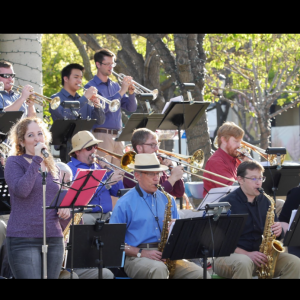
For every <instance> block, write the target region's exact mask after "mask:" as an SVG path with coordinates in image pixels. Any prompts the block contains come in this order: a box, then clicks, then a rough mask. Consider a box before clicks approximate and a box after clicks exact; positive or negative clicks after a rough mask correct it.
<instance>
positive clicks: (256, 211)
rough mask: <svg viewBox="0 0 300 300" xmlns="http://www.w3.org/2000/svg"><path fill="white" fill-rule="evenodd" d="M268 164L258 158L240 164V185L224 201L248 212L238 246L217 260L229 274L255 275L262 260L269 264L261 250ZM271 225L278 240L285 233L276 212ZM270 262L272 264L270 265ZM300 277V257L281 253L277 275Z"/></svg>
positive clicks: (217, 268)
mask: <svg viewBox="0 0 300 300" xmlns="http://www.w3.org/2000/svg"><path fill="white" fill-rule="evenodd" d="M263 171H264V168H263V166H262V165H261V164H259V163H258V162H256V161H245V162H243V163H241V164H240V165H239V166H238V169H237V180H238V183H239V185H240V187H239V188H238V189H236V190H235V191H233V192H231V193H230V194H228V195H227V196H225V197H224V198H222V199H221V200H220V202H229V204H230V205H231V207H230V210H231V213H232V214H248V216H247V220H246V223H245V226H244V229H243V232H242V234H241V236H240V238H239V240H238V243H237V248H236V249H235V251H234V253H233V254H231V255H230V256H228V257H219V258H217V259H216V261H215V271H216V273H217V274H218V275H219V276H222V277H226V278H248V279H250V278H252V276H255V275H257V273H256V270H257V268H258V267H261V264H264V265H265V264H267V263H268V260H267V256H266V255H265V254H264V253H262V252H260V251H259V250H260V245H261V244H262V234H263V233H264V228H265V221H266V216H267V212H268V209H269V206H270V205H271V203H270V200H269V199H268V198H267V197H266V196H265V195H263V194H260V192H259V190H258V189H259V188H261V186H262V182H263V181H264V180H265V177H263ZM270 229H271V230H272V232H273V233H274V234H275V236H276V238H277V240H280V239H281V238H282V237H283V232H282V227H281V224H280V222H278V219H277V215H276V213H275V212H274V223H273V225H271V227H270ZM269 266H270V265H269ZM279 276H280V278H282V279H284V278H300V259H299V258H298V257H296V256H294V255H291V254H288V253H279V255H278V258H277V263H276V265H275V272H274V277H279Z"/></svg>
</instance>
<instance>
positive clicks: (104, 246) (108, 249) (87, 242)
mask: <svg viewBox="0 0 300 300" xmlns="http://www.w3.org/2000/svg"><path fill="white" fill-rule="evenodd" d="M70 229H71V233H72V234H71V235H70V236H71V239H70V244H72V243H73V245H74V246H73V247H74V267H75V268H96V267H98V271H99V272H98V278H99V279H102V278H103V274H102V273H103V267H105V268H119V267H123V263H124V258H125V252H124V249H125V232H126V224H104V221H100V222H99V223H98V224H97V222H96V224H95V225H76V226H71V228H70ZM74 236H76V239H74ZM73 247H72V248H73ZM72 266H73V265H72V260H71V259H69V257H67V268H70V267H71V268H72Z"/></svg>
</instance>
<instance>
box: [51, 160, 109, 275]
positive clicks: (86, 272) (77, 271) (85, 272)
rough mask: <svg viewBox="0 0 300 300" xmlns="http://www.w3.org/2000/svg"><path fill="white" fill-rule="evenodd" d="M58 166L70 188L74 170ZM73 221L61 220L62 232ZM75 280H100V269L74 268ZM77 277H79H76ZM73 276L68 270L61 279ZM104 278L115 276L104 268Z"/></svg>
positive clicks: (58, 163)
mask: <svg viewBox="0 0 300 300" xmlns="http://www.w3.org/2000/svg"><path fill="white" fill-rule="evenodd" d="M56 166H57V167H58V168H59V170H60V182H61V183H63V184H64V185H66V186H69V185H70V184H71V181H72V177H73V174H72V170H71V168H70V167H69V166H68V165H67V164H65V163H63V162H57V163H56ZM62 188H63V189H67V187H62ZM70 220H71V216H70V218H68V219H66V220H63V219H60V220H59V222H60V225H61V228H62V231H63V232H64V230H65V228H66V227H67V225H68V224H69V222H70ZM79 224H83V221H82V219H81V221H80V223H79ZM67 242H68V241H65V243H67ZM73 271H74V272H73V279H74V278H77V277H78V278H79V279H98V268H87V269H77V268H74V269H73ZM76 275H77V277H76ZM70 276H71V274H70V272H68V271H67V270H63V271H62V272H61V273H60V275H59V279H69V278H70ZM102 276H103V277H102V278H103V279H113V278H114V274H113V273H112V272H111V271H110V270H109V269H107V268H103V269H102Z"/></svg>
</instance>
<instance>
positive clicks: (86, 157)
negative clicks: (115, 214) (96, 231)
mask: <svg viewBox="0 0 300 300" xmlns="http://www.w3.org/2000/svg"><path fill="white" fill-rule="evenodd" d="M100 142H102V141H101V140H97V139H95V137H94V136H93V134H92V133H91V132H89V131H79V132H78V133H76V134H75V135H74V136H73V137H72V150H71V151H70V153H69V155H70V156H71V161H69V162H68V166H69V167H70V168H71V170H72V173H73V178H74V176H75V174H76V172H77V169H79V168H80V169H92V170H99V169H101V166H100V165H98V164H97V163H96V162H95V158H94V155H95V153H96V148H95V147H97V145H98V143H100ZM121 173H122V171H119V170H116V171H113V172H111V171H110V172H107V173H106V174H105V175H104V177H103V179H102V181H103V182H105V181H106V180H107V179H108V178H109V177H110V176H111V175H112V176H111V177H110V180H109V182H110V183H109V184H105V185H104V186H103V184H101V183H100V186H99V187H98V189H97V191H96V193H95V195H94V196H93V198H92V200H91V201H90V202H89V204H95V205H98V206H96V207H95V208H93V211H92V212H91V213H85V214H84V215H83V221H84V224H89V225H94V224H95V222H96V219H98V218H101V219H102V220H106V219H108V218H109V216H110V212H111V211H112V209H113V206H112V199H111V196H115V197H116V196H117V192H118V190H119V189H123V188H124V185H123V182H122V175H121ZM99 206H100V207H99Z"/></svg>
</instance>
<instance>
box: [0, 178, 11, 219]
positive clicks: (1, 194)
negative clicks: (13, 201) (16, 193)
mask: <svg viewBox="0 0 300 300" xmlns="http://www.w3.org/2000/svg"><path fill="white" fill-rule="evenodd" d="M10 211H11V207H10V194H9V190H8V186H7V184H6V181H5V179H4V178H2V179H0V215H9V214H10Z"/></svg>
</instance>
